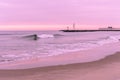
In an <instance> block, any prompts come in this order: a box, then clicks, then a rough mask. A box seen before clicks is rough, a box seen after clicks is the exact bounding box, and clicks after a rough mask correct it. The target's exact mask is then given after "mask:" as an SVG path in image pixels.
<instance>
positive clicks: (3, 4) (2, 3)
mask: <svg viewBox="0 0 120 80" xmlns="http://www.w3.org/2000/svg"><path fill="white" fill-rule="evenodd" d="M8 6H10V4H8V3H5V2H0V7H8Z"/></svg>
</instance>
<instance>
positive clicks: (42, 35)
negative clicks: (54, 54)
mask: <svg viewBox="0 0 120 80" xmlns="http://www.w3.org/2000/svg"><path fill="white" fill-rule="evenodd" d="M38 37H39V38H54V35H52V34H41V35H38Z"/></svg>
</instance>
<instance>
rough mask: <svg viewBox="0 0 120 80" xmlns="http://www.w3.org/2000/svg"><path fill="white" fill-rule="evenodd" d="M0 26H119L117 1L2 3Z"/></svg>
mask: <svg viewBox="0 0 120 80" xmlns="http://www.w3.org/2000/svg"><path fill="white" fill-rule="evenodd" d="M2 2H4V3H5V4H0V6H10V5H7V4H11V5H12V7H7V8H6V7H1V8H0V11H1V12H0V24H32V23H33V24H70V23H72V22H76V23H78V24H83V25H84V24H88V25H96V24H100V25H101V24H103V25H104V24H113V25H119V21H120V9H119V7H120V5H119V3H120V1H119V0H1V3H2Z"/></svg>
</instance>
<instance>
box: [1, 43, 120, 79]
mask: <svg viewBox="0 0 120 80" xmlns="http://www.w3.org/2000/svg"><path fill="white" fill-rule="evenodd" d="M110 45H111V44H108V45H105V47H103V48H102V46H101V47H98V48H94V49H90V50H87V51H81V52H76V53H71V54H64V55H58V56H55V57H54V56H53V57H52V56H51V57H48V58H40V59H37V58H35V59H31V60H29V61H28V60H26V61H20V62H19V61H18V62H17V63H16V62H15V63H14V62H13V63H9V64H8V63H6V64H1V66H0V80H120V76H119V74H120V67H119V66H120V52H116V53H114V54H112V53H111V55H109V56H107V57H103V56H101V54H102V53H100V51H101V50H102V51H103V50H105V51H104V52H106V54H107V53H109V52H111V51H110V50H111V49H114V48H113V47H114V46H118V45H119V44H118V43H116V44H115V43H114V46H113V45H112V46H110ZM105 48H106V49H105ZM107 49H109V50H107ZM85 53H86V54H85ZM91 53H96V54H91ZM98 55H99V58H98V57H97V56H98ZM102 55H103V54H102ZM102 57H103V58H102ZM81 62H82V63H81ZM50 65H51V66H50ZM52 65H53V66H52ZM44 66H45V67H44Z"/></svg>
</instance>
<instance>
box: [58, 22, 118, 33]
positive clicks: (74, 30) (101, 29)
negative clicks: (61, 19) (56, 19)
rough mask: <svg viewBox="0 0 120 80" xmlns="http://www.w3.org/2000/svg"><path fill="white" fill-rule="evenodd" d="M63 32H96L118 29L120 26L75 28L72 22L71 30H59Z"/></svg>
mask: <svg viewBox="0 0 120 80" xmlns="http://www.w3.org/2000/svg"><path fill="white" fill-rule="evenodd" d="M60 31H63V32H96V31H120V28H113V27H111V26H108V27H107V28H99V29H98V30H76V29H75V24H73V30H69V29H67V30H60Z"/></svg>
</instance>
